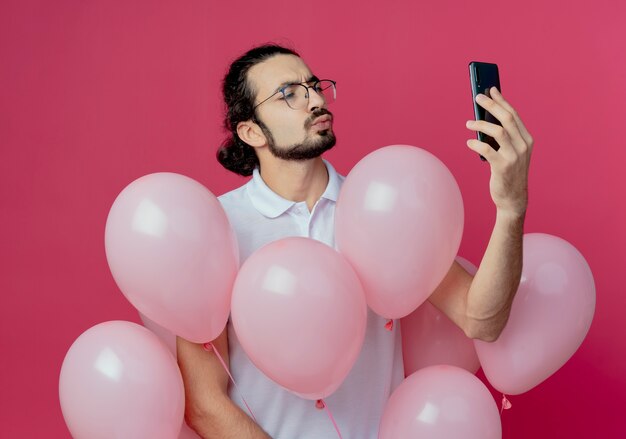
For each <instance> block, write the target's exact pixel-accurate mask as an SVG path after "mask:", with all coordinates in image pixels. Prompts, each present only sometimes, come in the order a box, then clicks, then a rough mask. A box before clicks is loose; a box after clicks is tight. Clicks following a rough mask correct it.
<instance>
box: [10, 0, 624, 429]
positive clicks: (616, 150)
mask: <svg viewBox="0 0 626 439" xmlns="http://www.w3.org/2000/svg"><path fill="white" fill-rule="evenodd" d="M556 3H560V4H561V5H559V6H557V5H556ZM301 4H302V3H294V2H291V1H290V2H287V1H284V2H280V1H254V2H252V1H247V2H240V1H233V0H231V1H227V2H217V1H214V2H208V1H200V0H186V1H183V2H178V1H173V0H169V1H165V0H163V1H153V0H143V1H138V0H132V1H128V0H124V1H121V0H117V1H95V0H94V1H69V0H57V1H34V0H28V1H21V0H14V1H7V0H4V1H3V2H2V4H1V9H0V110H1V113H0V115H1V117H0V148H1V150H0V152H1V156H0V175H1V176H2V182H1V185H0V200H1V206H2V207H1V213H0V225H1V227H0V242H1V247H0V258H1V259H0V267H1V270H2V272H1V276H0V292H1V294H0V305H1V306H0V310H1V313H2V315H1V320H0V322H1V323H0V324H1V326H0V329H1V331H0V337H1V339H0V340H1V352H2V362H1V366H0V367H1V374H0V379H1V386H0V398H1V399H0V404H1V405H0V436H1V437H3V438H4V437H7V438H14V437H15V438H18V437H19V438H22V437H45V438H67V437H69V433H68V431H67V429H66V427H65V424H64V421H63V418H62V416H61V411H60V407H59V401H58V377H59V371H60V367H61V363H62V361H63V358H64V356H65V353H66V351H67V349H68V348H69V346H70V345H71V343H72V342H73V341H74V340H75V339H76V338H77V337H78V336H79V335H80V334H81V333H82V332H83V331H85V330H86V329H88V328H89V327H91V326H93V325H95V324H97V323H100V322H103V321H107V320H116V319H125V320H130V321H135V322H138V321H139V319H138V315H137V313H136V311H135V310H134V309H133V308H132V307H131V305H130V304H129V303H128V302H127V301H126V300H125V299H124V297H123V296H122V294H121V293H120V292H119V291H118V289H117V287H116V285H115V283H114V282H113V279H112V277H111V275H110V273H109V270H108V267H107V263H106V260H105V255H104V244H103V236H104V226H105V220H106V216H107V213H108V210H109V208H110V206H111V203H112V202H113V200H114V198H115V196H116V195H117V194H118V193H119V192H120V191H121V190H122V188H123V187H124V186H125V185H127V184H128V183H130V182H131V181H132V180H134V179H135V178H137V177H140V176H142V175H145V174H148V173H151V172H157V171H172V172H179V173H182V174H185V175H188V176H190V177H192V178H195V179H196V180H198V181H200V182H202V183H203V184H205V185H206V186H207V187H209V188H210V189H211V190H212V191H213V192H214V193H216V194H221V193H223V192H224V191H226V190H228V189H231V188H234V187H235V186H237V185H240V184H242V183H243V182H244V179H241V178H238V177H236V176H234V175H230V174H229V173H227V171H225V170H223V169H222V168H221V167H220V165H219V164H218V163H217V162H216V160H215V158H214V154H215V150H216V148H217V145H218V144H219V142H220V141H221V139H222V135H223V134H222V132H221V128H220V125H221V108H222V107H221V103H220V96H219V82H220V80H221V77H222V75H223V73H224V71H225V69H226V66H227V63H228V62H229V61H230V60H232V59H233V58H234V57H235V56H237V55H238V54H240V53H241V52H243V51H244V50H246V49H247V48H249V47H250V46H251V45H254V44H258V43H262V42H266V41H269V40H273V41H277V42H281V43H286V44H293V45H294V46H295V48H296V49H297V50H298V51H300V52H301V53H302V55H303V56H304V57H305V59H306V60H307V62H308V63H309V65H310V66H311V67H312V68H313V70H314V71H315V72H316V73H317V74H318V75H320V76H324V77H326V76H327V77H330V78H332V79H335V80H337V82H338V97H339V99H338V101H337V102H336V103H335V104H334V106H333V108H332V110H333V112H334V113H335V116H336V130H337V133H338V139H339V142H338V145H337V146H336V148H335V149H334V150H333V151H332V152H330V153H329V154H328V155H327V157H328V158H329V159H330V160H331V161H332V162H333V163H334V164H335V166H336V167H337V169H338V170H339V171H340V172H342V173H344V174H345V173H347V172H348V171H349V170H350V168H351V167H352V166H353V165H354V164H355V163H356V162H357V161H358V160H359V159H361V158H362V157H363V156H364V155H365V154H367V153H368V152H370V151H372V150H374V149H377V148H379V147H382V146H384V145H388V144H394V143H407V144H413V145H417V146H421V147H424V148H426V149H428V150H429V151H431V152H433V153H434V154H436V155H437V156H438V157H440V158H441V159H442V160H443V161H444V162H445V163H446V164H447V165H448V166H449V168H450V169H451V171H452V172H453V173H454V175H455V176H456V178H457V180H458V182H459V185H460V187H461V190H462V192H463V196H464V200H465V206H466V225H465V233H464V238H463V242H462V246H461V251H460V254H461V255H463V256H465V257H466V258H468V259H469V260H471V261H472V262H474V263H478V262H480V257H481V255H482V253H483V251H484V248H485V246H486V244H487V241H488V238H489V235H490V232H491V227H492V225H493V220H494V207H493V205H492V201H491V198H490V196H489V192H488V179H489V168H488V165H486V164H484V163H482V162H480V160H478V158H477V156H476V155H475V154H474V153H473V152H471V151H470V150H469V149H468V148H467V147H466V146H465V140H466V139H467V138H469V137H471V133H470V132H469V131H468V130H467V129H466V128H465V120H466V119H469V118H471V117H472V116H473V113H472V104H471V100H470V95H469V93H470V92H469V84H468V70H467V64H468V62H469V61H472V60H481V61H492V62H496V63H498V64H499V65H500V68H501V78H502V87H503V92H504V95H505V97H506V98H508V99H509V101H510V102H511V103H512V104H513V105H514V106H515V107H516V108H517V109H518V111H519V113H520V114H521V115H522V118H523V120H524V121H525V122H526V125H527V126H528V128H529V130H530V132H531V133H532V135H533V136H534V138H535V139H536V146H535V152H534V156H533V163H532V168H531V172H530V174H531V175H530V178H531V180H530V206H529V211H528V215H527V221H526V231H527V232H544V233H551V234H554V235H557V236H560V237H562V238H564V239H566V240H568V241H569V242H571V243H572V244H573V245H575V246H576V247H577V248H578V249H579V250H580V251H581V252H582V253H583V254H584V255H585V257H586V258H587V261H588V262H589V264H590V266H591V268H592V270H593V272H594V275H595V279H596V285H597V293H598V300H597V310H596V316H595V320H594V323H593V325H592V327H591V331H590V333H589V335H588V337H587V339H586V341H585V342H584V343H583V345H582V346H581V348H580V349H579V351H578V352H577V353H576V354H575V355H574V357H573V358H572V359H571V360H570V361H569V363H567V364H566V365H565V366H564V367H563V368H562V369H561V370H559V371H558V372H557V373H556V375H554V376H553V377H551V378H550V379H548V380H547V381H546V382H544V383H543V384H541V385H540V386H539V387H537V388H535V389H533V390H531V391H529V392H528V393H526V394H524V395H520V396H516V397H512V398H511V399H512V402H513V409H512V410H509V411H507V412H505V413H504V414H503V430H504V437H505V438H528V437H534V438H554V437H591V436H595V437H618V436H620V437H623V435H624V434H626V426H625V425H624V421H623V408H624V406H626V378H625V377H624V371H625V370H626V367H625V366H626V337H624V335H626V330H625V326H624V316H623V313H624V310H625V309H626V306H625V305H626V295H624V294H623V293H624V292H623V289H622V287H621V285H622V282H623V280H622V279H623V274H624V261H625V260H626V258H625V251H624V248H626V247H625V244H626V233H625V232H624V230H623V228H622V227H623V224H624V223H625V220H626V203H624V195H625V190H624V188H626V185H625V184H626V181H625V180H626V173H625V172H624V171H623V167H624V164H625V163H626V152H625V149H624V136H623V134H622V132H621V129H622V128H623V127H624V121H625V120H626V117H625V116H626V115H625V114H624V113H625V112H624V102H626V57H625V56H624V41H626V32H625V31H624V27H623V23H624V17H626V6H625V5H626V3H624V2H621V1H619V0H612V1H609V0H596V1H594V2H582V1H568V2H544V1H540V0H531V1H526V2H515V3H510V4H505V2H501V1H483V2H469V1H468V2H462V1H451V0H443V1H436V2H435V1H429V2H418V1H409V0H406V1H399V0H395V1H387V2H373V1H361V2H357V1H346V2H336V4H333V3H331V2H325V1H318V2H313V3H310V2H309V3H304V4H302V5H305V6H299V5H301ZM496 397H498V396H497V395H496ZM498 398H499V397H498ZM620 433H621V434H620Z"/></svg>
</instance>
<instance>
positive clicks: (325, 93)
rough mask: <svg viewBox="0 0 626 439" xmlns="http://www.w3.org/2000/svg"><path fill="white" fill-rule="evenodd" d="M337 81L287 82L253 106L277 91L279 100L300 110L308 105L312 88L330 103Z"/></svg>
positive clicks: (332, 99)
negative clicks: (311, 83)
mask: <svg viewBox="0 0 626 439" xmlns="http://www.w3.org/2000/svg"><path fill="white" fill-rule="evenodd" d="M336 84H337V82H335V81H332V80H330V79H320V80H318V81H315V82H314V83H313V85H305V84H304V83H300V84H287V85H286V86H284V87H282V88H280V89H279V90H278V91H277V92H276V93H274V94H273V95H271V96H270V97H268V98H267V99H265V100H263V101H261V102H259V103H258V104H256V105H255V106H254V108H253V110H255V109H256V108H257V107H258V106H259V105H261V104H262V103H264V102H267V101H269V100H270V99H272V98H273V97H274V96H276V95H277V94H278V93H282V95H283V96H282V97H281V98H280V100H284V101H285V102H286V103H287V105H288V106H289V108H291V109H293V110H302V109H303V108H306V107H307V106H308V105H309V89H313V90H314V91H315V92H316V93H317V94H318V95H319V96H321V97H322V98H323V99H324V102H326V103H327V104H330V103H332V102H335V99H337V86H336Z"/></svg>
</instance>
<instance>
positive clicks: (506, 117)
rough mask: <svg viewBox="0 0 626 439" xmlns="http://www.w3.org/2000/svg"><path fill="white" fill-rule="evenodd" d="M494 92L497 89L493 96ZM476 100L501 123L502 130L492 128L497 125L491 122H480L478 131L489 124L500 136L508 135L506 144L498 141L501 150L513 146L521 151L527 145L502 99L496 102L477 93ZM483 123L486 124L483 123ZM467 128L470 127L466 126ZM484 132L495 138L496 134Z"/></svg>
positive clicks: (493, 88) (517, 150)
mask: <svg viewBox="0 0 626 439" xmlns="http://www.w3.org/2000/svg"><path fill="white" fill-rule="evenodd" d="M491 90H494V91H495V90H496V88H495V87H492V88H491ZM495 94H498V93H497V91H496V92H495V93H493V95H494V97H495ZM476 102H477V103H478V105H480V106H481V107H483V108H484V109H485V110H487V111H488V112H489V113H491V114H492V115H493V116H494V117H495V118H496V119H498V120H499V121H500V123H501V124H502V127H501V129H502V131H503V132H500V128H494V127H497V126H498V125H495V124H491V123H489V122H484V123H482V124H481V129H478V131H483V129H482V128H486V127H488V126H489V125H491V126H492V127H491V131H492V132H494V130H497V131H495V133H498V134H500V135H501V137H502V138H505V137H508V138H509V139H510V142H508V143H507V144H502V143H500V141H498V143H499V144H500V147H501V148H503V147H504V150H503V152H506V150H507V149H508V148H513V150H514V151H515V152H518V153H521V152H523V151H524V150H525V149H526V147H527V145H526V141H525V140H524V138H523V136H522V135H521V133H520V131H519V128H518V125H517V121H516V120H515V117H514V116H513V114H512V113H511V112H510V111H509V110H507V109H506V108H505V107H504V106H502V104H503V101H500V102H496V101H495V100H494V99H491V98H489V97H487V96H485V95H482V94H479V95H478V96H477V97H476ZM507 105H508V104H507ZM509 108H512V107H510V105H509ZM480 122H482V121H479V123H480ZM485 123H486V124H488V125H485ZM468 128H470V127H469V126H468ZM470 129H471V128H470ZM483 132H484V131H483ZM485 134H489V135H490V136H492V137H494V138H496V136H494V135H492V134H491V133H488V132H485ZM496 140H499V139H497V138H496Z"/></svg>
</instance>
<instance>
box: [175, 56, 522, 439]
mask: <svg viewBox="0 0 626 439" xmlns="http://www.w3.org/2000/svg"><path fill="white" fill-rule="evenodd" d="M223 92H224V99H225V102H226V105H227V116H226V120H225V125H226V128H227V129H228V131H229V132H230V137H229V138H228V139H227V140H226V141H225V142H224V144H223V145H222V147H221V148H220V150H219V152H218V160H219V161H220V163H222V165H223V166H224V167H226V168H227V169H229V170H231V171H233V172H236V173H238V174H241V175H245V176H249V175H252V179H251V180H250V181H249V182H248V183H247V184H246V185H244V186H242V187H240V188H238V189H236V190H234V191H232V192H229V193H227V194H225V195H223V196H221V197H220V201H221V203H222V205H223V207H224V209H225V211H226V213H227V215H228V217H229V220H230V221H231V224H232V226H233V228H234V229H235V231H236V233H237V237H238V240H239V246H240V253H241V259H242V261H244V260H245V259H246V258H247V257H248V256H249V255H250V254H251V253H252V252H253V251H255V250H256V249H258V248H259V247H261V246H262V245H264V244H267V243H269V242H271V241H273V240H276V239H279V238H283V237H287V236H308V237H311V238H313V239H318V240H320V241H323V242H325V243H327V244H329V245H331V246H333V245H334V230H333V218H334V208H335V202H336V200H337V195H338V193H339V189H340V186H341V182H342V181H343V177H342V176H340V175H338V174H337V173H336V172H335V170H334V169H333V167H332V166H331V165H330V163H328V162H326V161H325V160H322V158H321V154H322V153H323V152H325V151H327V150H328V149H330V148H332V147H333V146H334V144H335V135H334V132H333V127H332V126H333V118H332V113H330V112H329V111H328V108H327V107H328V105H329V103H331V102H332V101H333V100H334V98H335V84H334V82H332V81H330V80H321V81H320V80H319V78H317V77H316V76H314V75H313V73H312V72H311V71H310V70H309V68H308V67H307V65H306V64H305V63H304V61H303V60H302V59H301V58H300V57H299V56H298V54H296V53H295V52H293V51H291V50H289V49H285V48H282V47H278V46H261V47H257V48H255V49H252V50H251V51H249V52H247V53H246V54H244V55H243V56H242V57H240V58H239V59H238V60H236V61H235V62H233V64H232V65H231V67H230V70H229V72H228V74H227V75H226V77H225V78H224V83H223ZM492 96H493V99H490V98H488V97H486V96H480V97H479V98H478V99H477V101H478V103H479V104H480V105H481V106H483V107H484V108H486V109H487V110H488V111H489V112H490V113H492V114H493V115H494V116H495V117H496V118H498V119H499V120H500V121H501V122H502V127H500V126H497V125H494V124H490V123H488V122H475V121H469V122H468V125H467V127H468V128H469V129H470V130H474V131H477V130H480V131H482V132H484V133H486V134H488V135H490V136H492V137H494V138H495V139H496V140H497V141H498V143H499V144H500V149H499V150H498V151H495V150H493V149H491V147H490V146H489V145H487V144H485V143H481V142H479V141H478V140H474V139H472V140H469V141H468V142H467V143H468V147H469V148H470V149H472V150H473V151H475V152H477V153H480V154H481V155H483V156H484V157H485V158H486V159H487V161H488V162H489V164H490V166H491V172H492V177H491V181H490V191H491V195H492V198H493V201H494V203H495V204H496V207H497V217H496V223H495V226H494V230H493V234H492V236H491V240H490V242H489V245H488V247H487V250H486V252H485V255H484V257H483V260H482V263H481V265H480V267H479V269H478V272H477V273H476V275H475V277H473V278H472V276H470V275H469V274H468V273H467V272H466V271H465V270H464V269H463V268H461V267H460V266H459V265H458V264H457V263H454V264H453V265H452V267H451V268H450V270H449V272H448V274H447V275H446V277H445V279H444V280H443V281H442V282H441V284H440V285H439V287H438V288H437V289H436V290H435V291H434V292H433V294H432V295H431V297H430V298H429V300H430V302H431V303H432V304H433V305H435V306H436V307H437V308H439V309H440V310H441V311H442V312H444V313H445V314H446V315H447V316H448V317H449V318H450V319H451V320H452V321H454V322H455V323H456V324H457V325H458V326H459V327H460V328H462V329H463V330H464V331H465V333H466V334H467V335H468V336H469V337H472V338H477V339H481V340H485V341H494V340H495V339H497V337H498V335H499V334H500V332H501V331H502V329H503V327H504V325H505V324H506V321H507V319H508V316H509V312H510V308H511V303H512V301H513V297H514V294H515V291H516V290H517V287H518V284H519V279H520V276H521V266H522V233H523V222H524V216H525V212H526V206H527V176H528V166H529V161H530V153H531V149H532V144H533V140H532V138H531V137H530V135H529V134H528V132H527V131H526V129H525V127H524V125H523V124H522V122H521V120H520V119H519V117H518V116H517V113H516V112H515V110H514V109H513V108H512V107H511V106H510V105H509V104H508V103H507V102H506V101H505V100H504V98H503V97H502V96H501V95H500V94H499V93H498V92H497V91H495V89H494V90H492ZM383 324H384V320H383V319H382V318H381V317H379V316H376V315H375V314H373V313H372V312H371V311H370V312H369V314H368V327H367V331H366V338H365V342H364V346H363V350H362V352H361V354H360V357H359V359H358V360H357V362H356V364H355V366H354V368H353V369H352V370H351V372H350V374H349V375H348V377H347V378H346V380H345V382H344V383H343V384H342V386H341V387H340V388H339V389H338V390H337V391H336V392H335V393H334V394H333V395H331V396H330V397H329V398H327V399H326V402H327V403H328V406H329V407H330V409H331V410H332V413H333V415H334V417H335V418H336V420H337V423H338V425H339V429H340V431H341V433H342V435H343V437H344V438H346V439H367V438H372V439H373V438H376V437H377V434H378V423H379V420H380V417H381V415H382V410H383V407H384V404H385V402H386V400H387V398H388V397H389V395H390V393H391V392H392V391H393V389H394V388H395V387H396V386H397V385H398V384H399V383H400V381H401V380H402V379H403V370H402V355H401V345H400V338H399V335H400V334H399V330H398V325H394V329H393V333H392V334H389V333H388V332H386V331H381V328H382V326H383ZM214 345H215V347H216V348H217V349H218V351H219V352H220V353H221V355H222V356H223V357H224V359H225V360H226V362H227V364H228V363H229V365H230V366H229V367H230V369H231V371H232V373H233V376H234V379H235V381H236V382H237V383H238V385H239V386H240V388H241V389H242V392H243V395H244V397H245V398H246V400H247V402H248V403H249V405H250V407H251V409H252V411H253V413H254V415H255V417H256V419H257V420H258V424H257V423H256V422H254V421H253V420H252V419H251V418H250V417H249V416H248V415H247V414H246V413H245V411H244V410H242V408H241V407H243V403H242V402H241V401H240V398H239V396H238V395H237V394H236V393H235V394H233V393H231V395H230V396H232V397H233V399H231V398H230V396H229V390H228V375H227V374H226V372H225V371H224V370H223V368H222V366H221V364H220V362H219V360H218V359H217V357H216V355H215V353H214V352H211V351H206V350H204V349H203V348H202V346H200V345H196V344H193V343H190V342H187V341H185V340H182V339H178V359H179V364H180V367H181V371H182V374H183V378H184V382H185V393H186V417H187V421H188V423H189V424H190V425H191V426H192V427H193V428H194V429H195V430H196V431H197V432H198V433H199V434H200V435H201V436H203V437H205V438H222V439H225V438H239V439H244V438H268V437H273V438H276V439H294V438H301V439H302V438H305V439H306V438H330V437H336V433H335V430H334V428H333V426H332V423H331V422H330V420H329V419H328V418H327V417H326V414H325V413H324V411H322V410H316V409H315V408H314V403H313V402H311V401H308V400H304V399H301V398H298V397H297V396H295V395H293V394H291V393H290V392H288V391H286V390H284V389H282V388H281V387H280V386H278V385H277V384H275V383H273V382H271V381H270V380H269V379H268V378H267V377H265V375H263V374H262V373H261V372H260V371H259V370H258V369H256V368H255V367H254V365H253V364H252V363H251V362H250V360H249V359H248V357H247V356H246V355H245V353H244V352H243V350H242V349H241V346H240V344H239V342H238V341H237V338H236V334H235V333H234V331H233V330H232V324H231V323H230V322H229V324H228V327H227V329H226V330H225V331H224V332H223V333H222V334H221V335H220V336H219V337H218V338H217V339H216V340H215V341H214ZM234 401H236V403H235V402H234ZM240 406H241V407H240Z"/></svg>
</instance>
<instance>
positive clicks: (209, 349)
mask: <svg viewBox="0 0 626 439" xmlns="http://www.w3.org/2000/svg"><path fill="white" fill-rule="evenodd" d="M202 347H203V348H204V350H205V351H207V352H213V345H212V344H211V342H208V343H204V344H203V345H202Z"/></svg>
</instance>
